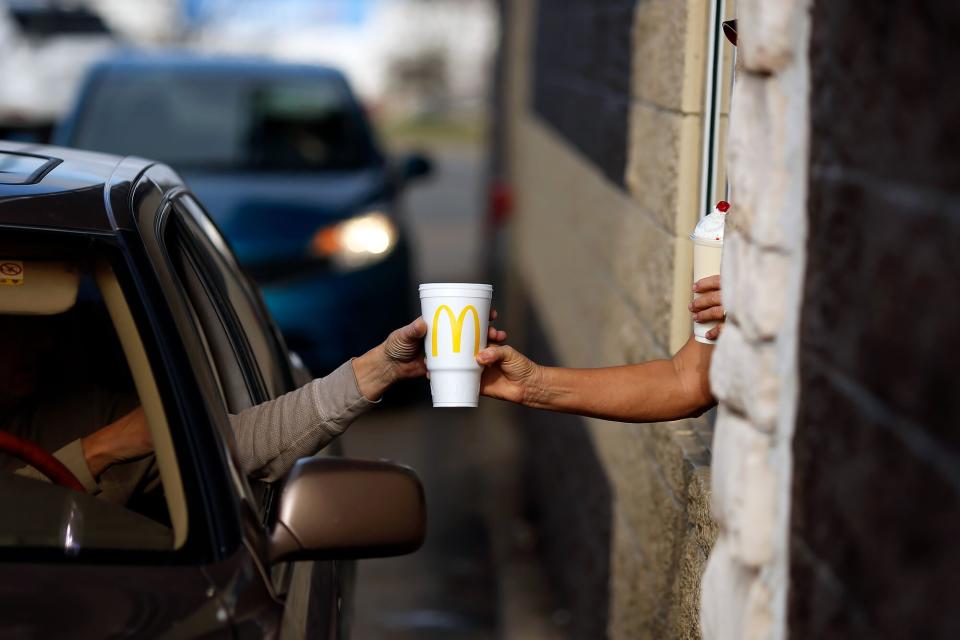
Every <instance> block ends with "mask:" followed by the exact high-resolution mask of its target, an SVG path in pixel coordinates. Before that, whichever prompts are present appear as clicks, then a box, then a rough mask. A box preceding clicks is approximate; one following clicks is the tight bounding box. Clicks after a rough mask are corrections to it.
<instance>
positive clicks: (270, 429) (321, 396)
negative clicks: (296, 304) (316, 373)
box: [230, 361, 376, 481]
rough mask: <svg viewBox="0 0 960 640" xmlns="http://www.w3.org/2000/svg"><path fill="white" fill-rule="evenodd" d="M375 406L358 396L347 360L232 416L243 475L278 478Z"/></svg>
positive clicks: (231, 422)
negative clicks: (301, 384) (285, 392)
mask: <svg viewBox="0 0 960 640" xmlns="http://www.w3.org/2000/svg"><path fill="white" fill-rule="evenodd" d="M375 404H376V403H375V402H371V401H370V400H367V399H366V398H365V397H364V396H363V394H362V393H360V389H359V387H358V386H357V378H356V375H355V374H354V372H353V365H352V364H351V362H350V361H347V362H345V363H343V364H342V365H340V367H339V368H337V370H336V371H334V372H333V373H331V374H330V375H328V376H327V377H325V378H318V379H316V380H314V381H312V382H310V383H308V384H306V385H304V386H302V387H300V388H299V389H297V390H295V391H291V392H290V393H287V394H285V395H283V396H280V397H279V398H276V399H275V400H270V401H269V402H264V403H262V404H258V405H256V406H254V407H250V408H249V409H244V410H243V411H241V412H240V413H238V414H236V415H231V416H230V425H231V427H233V431H234V433H235V434H236V438H237V449H238V452H239V455H240V463H241V465H242V466H243V470H244V472H245V473H247V474H248V475H250V476H252V477H255V478H260V479H263V480H267V481H273V480H278V479H279V478H282V477H283V476H284V475H286V473H287V471H289V470H290V468H291V467H292V466H293V463H294V462H296V461H297V460H298V459H299V458H303V457H304V456H310V455H313V454H315V453H316V452H317V451H319V450H320V449H322V448H323V447H325V446H326V445H327V444H329V443H330V441H331V440H333V439H334V438H336V437H337V436H339V435H340V434H341V433H343V432H344V431H346V429H347V427H349V426H350V423H351V422H353V421H354V420H355V419H356V418H357V417H358V416H360V414H362V413H364V412H365V411H366V410H367V409H369V408H370V407H372V406H374V405H375Z"/></svg>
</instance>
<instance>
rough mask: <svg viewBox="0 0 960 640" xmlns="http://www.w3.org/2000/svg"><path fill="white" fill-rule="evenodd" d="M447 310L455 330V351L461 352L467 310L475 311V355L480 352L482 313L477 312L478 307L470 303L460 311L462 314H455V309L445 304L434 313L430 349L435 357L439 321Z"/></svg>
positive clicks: (452, 329)
mask: <svg viewBox="0 0 960 640" xmlns="http://www.w3.org/2000/svg"><path fill="white" fill-rule="evenodd" d="M443 311H446V312H447V318H449V319H450V329H451V331H452V332H453V352H454V353H460V339H461V338H462V337H463V321H464V320H466V318H467V312H468V311H469V312H472V313H473V355H477V354H478V353H480V314H479V313H477V309H476V308H475V307H474V306H473V305H472V304H468V305H467V306H465V307H464V308H463V311H461V312H460V315H459V316H458V317H457V316H454V315H453V309H451V308H450V307H448V306H447V305H445V304H442V305H440V306H439V307H437V311H436V312H435V313H434V314H433V325H432V326H433V337H432V339H431V340H430V349H431V352H432V353H433V357H437V354H438V351H437V323H438V322H440V313H441V312H443Z"/></svg>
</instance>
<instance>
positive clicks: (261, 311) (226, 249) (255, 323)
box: [175, 192, 297, 400]
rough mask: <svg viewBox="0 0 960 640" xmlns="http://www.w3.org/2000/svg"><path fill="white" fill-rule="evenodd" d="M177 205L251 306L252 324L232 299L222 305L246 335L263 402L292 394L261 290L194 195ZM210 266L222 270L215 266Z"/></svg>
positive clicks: (285, 356)
mask: <svg viewBox="0 0 960 640" xmlns="http://www.w3.org/2000/svg"><path fill="white" fill-rule="evenodd" d="M175 206H176V207H178V208H179V209H180V210H181V215H186V216H189V217H190V218H191V219H192V220H193V222H194V223H196V225H197V229H196V237H195V238H194V239H195V240H197V241H199V242H201V243H203V242H206V243H208V244H209V246H210V250H211V252H215V254H216V256H215V259H218V260H220V261H222V262H223V265H222V270H223V271H225V272H227V273H228V274H229V276H230V277H231V278H232V279H233V280H234V282H235V284H236V286H237V287H238V288H239V290H240V292H241V295H242V296H243V302H244V303H245V304H246V305H247V306H248V307H249V310H250V314H251V315H252V318H250V319H249V321H244V315H242V314H240V313H239V310H238V309H237V307H236V306H235V305H234V304H232V303H231V302H230V300H228V299H226V298H224V299H223V304H225V305H226V306H229V307H230V308H231V309H232V311H233V315H234V317H235V319H236V322H237V330H238V332H239V333H240V335H242V336H243V338H244V340H245V343H246V348H247V350H248V351H249V353H250V355H251V356H252V358H253V362H254V364H255V365H256V369H257V371H258V373H259V374H260V381H261V383H262V384H263V386H264V390H265V395H264V399H265V400H272V399H273V398H277V397H279V396H281V395H283V394H284V393H286V392H288V391H292V390H293V389H295V388H296V387H297V385H296V383H295V380H294V375H293V371H292V366H291V361H290V355H289V350H288V349H287V346H286V343H285V342H284V340H283V336H282V334H281V333H280V330H279V328H278V327H277V326H276V323H275V322H274V321H273V318H272V316H271V315H270V313H269V311H268V310H267V307H266V304H265V303H264V301H263V296H262V295H260V292H259V289H258V288H257V287H256V285H255V284H254V283H253V281H252V280H251V278H250V277H249V276H248V275H247V273H246V272H245V271H244V269H243V267H242V266H241V265H240V263H239V261H238V260H237V258H236V255H235V254H234V253H233V250H232V248H231V247H230V244H229V242H228V241H227V239H226V238H225V237H224V236H223V235H222V234H221V233H220V231H219V229H218V228H217V227H216V225H215V224H214V223H213V221H212V220H211V218H210V216H209V215H208V214H207V212H206V210H205V209H204V208H203V206H202V205H201V204H200V202H199V201H198V200H197V198H196V197H195V196H194V195H193V194H192V193H190V192H184V193H181V194H180V195H179V196H178V198H177V199H176V202H175ZM210 266H211V267H212V268H214V269H217V270H220V268H218V267H217V265H215V264H213V265H210ZM253 332H256V333H257V334H258V335H259V339H260V340H262V342H263V344H264V345H265V347H266V351H267V353H268V357H269V358H270V359H271V360H272V362H270V363H264V362H262V361H261V358H260V357H259V355H258V352H257V349H256V348H254V347H253V345H252V343H251V341H250V340H251V338H250V334H251V333H253ZM268 369H272V370H275V372H276V373H278V374H279V376H278V377H277V376H274V375H270V373H269V372H268V371H267V370H268Z"/></svg>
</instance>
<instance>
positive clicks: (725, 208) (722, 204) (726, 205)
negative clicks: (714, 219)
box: [717, 200, 730, 213]
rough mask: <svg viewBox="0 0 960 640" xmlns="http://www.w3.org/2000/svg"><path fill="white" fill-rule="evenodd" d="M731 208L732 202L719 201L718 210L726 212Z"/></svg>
mask: <svg viewBox="0 0 960 640" xmlns="http://www.w3.org/2000/svg"><path fill="white" fill-rule="evenodd" d="M729 210H730V203H729V202H727V201H726V200H721V201H720V202H718V203H717V211H719V212H720V213H726V212H727V211H729Z"/></svg>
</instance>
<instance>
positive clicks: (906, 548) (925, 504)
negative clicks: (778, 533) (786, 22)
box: [789, 0, 960, 638]
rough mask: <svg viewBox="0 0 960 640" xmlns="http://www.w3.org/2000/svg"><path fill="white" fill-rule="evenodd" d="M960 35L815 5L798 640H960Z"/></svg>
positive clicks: (928, 24)
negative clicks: (959, 358) (959, 363)
mask: <svg viewBox="0 0 960 640" xmlns="http://www.w3.org/2000/svg"><path fill="white" fill-rule="evenodd" d="M958 33H960V5H958V4H957V3H956V2H950V1H940V2H914V1H912V0H898V1H893V2H885V3H866V4H859V5H857V6H856V7H853V6H852V5H849V4H847V3H837V2H831V1H829V0H818V1H817V2H815V3H814V7H813V35H812V42H811V68H812V69H811V84H812V92H811V119H812V135H811V160H810V183H809V242H808V247H807V249H808V254H809V257H808V267H807V275H806V283H805V291H804V295H805V299H804V306H803V316H802V318H803V320H802V325H801V334H800V402H799V413H798V417H797V427H796V435H795V440H794V452H795V463H794V481H793V521H792V532H791V533H792V538H791V540H792V554H791V574H790V575H791V589H790V594H791V597H790V616H789V630H790V635H791V636H793V637H797V638H801V637H802V638H808V637H816V638H841V637H843V638H849V637H871V638H908V637H911V638H958V637H960V612H958V611H957V608H956V606H955V603H956V597H957V589H956V587H957V585H958V580H960V579H958V576H960V554H958V552H957V536H958V534H960V429H958V418H960V394H958V393H957V390H956V388H957V380H958V376H957V367H956V364H955V362H954V359H955V356H956V354H960V331H958V329H957V320H956V310H957V309H958V302H957V299H956V296H955V294H954V293H953V292H954V291H956V290H957V287H956V286H955V285H954V284H953V280H954V279H955V277H956V274H958V273H960V251H958V248H960V154H958V152H957V149H958V148H960V91H958V90H957V85H956V82H955V78H956V75H957V69H958V68H960V43H958V40H957V34H958ZM851 88H852V89H854V90H851Z"/></svg>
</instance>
